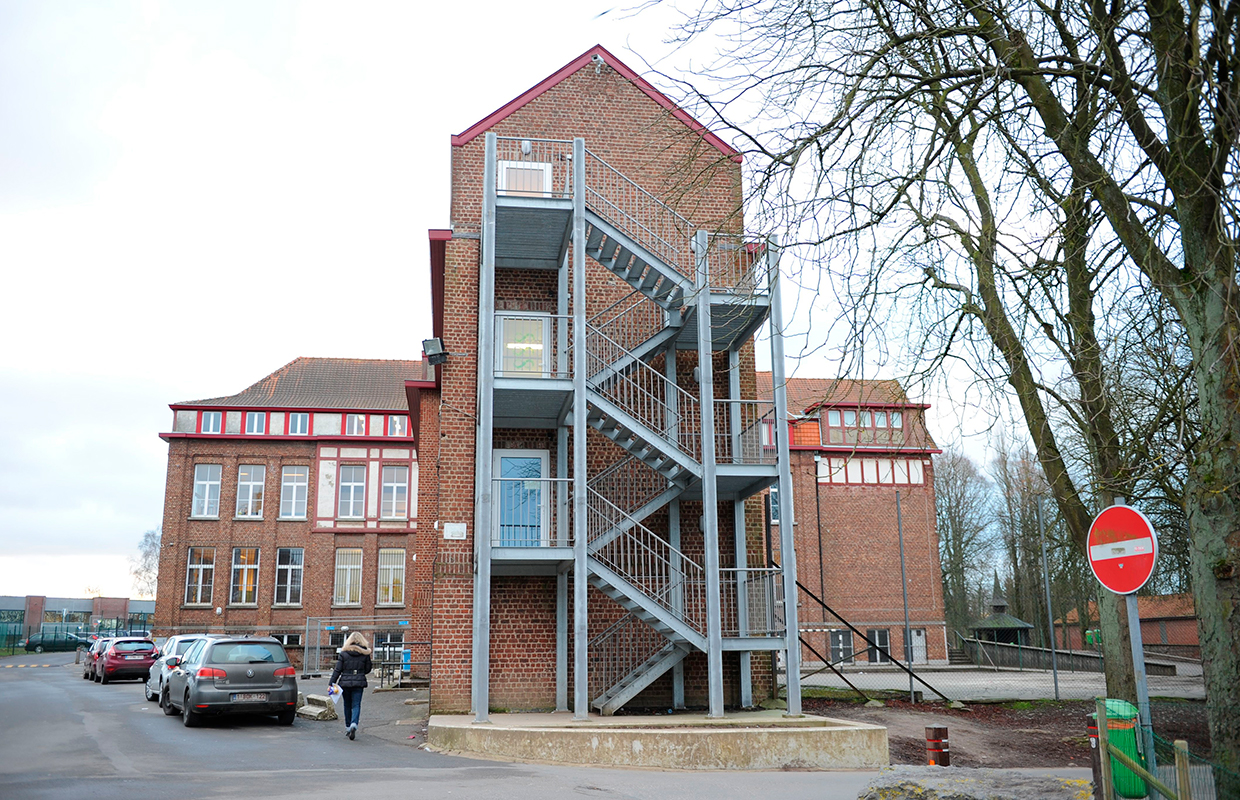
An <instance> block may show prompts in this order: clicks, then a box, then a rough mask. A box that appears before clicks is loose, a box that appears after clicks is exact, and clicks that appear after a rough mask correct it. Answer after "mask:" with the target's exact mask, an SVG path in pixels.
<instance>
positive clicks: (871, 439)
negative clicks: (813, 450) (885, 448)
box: [822, 408, 904, 445]
mask: <svg viewBox="0 0 1240 800" xmlns="http://www.w3.org/2000/svg"><path fill="white" fill-rule="evenodd" d="M824 420H825V423H826V424H825V425H823V426H822V427H823V430H822V443H823V444H858V445H874V444H878V445H886V444H903V443H904V413H903V412H901V411H875V410H872V409H853V408H843V409H840V408H831V409H827V411H826V414H825V417H824Z"/></svg>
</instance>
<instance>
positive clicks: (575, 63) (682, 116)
mask: <svg viewBox="0 0 1240 800" xmlns="http://www.w3.org/2000/svg"><path fill="white" fill-rule="evenodd" d="M595 55H600V56H602V57H603V60H604V61H605V62H607V66H609V67H611V68H612V69H614V70H615V71H616V72H618V73H620V75H621V76H623V77H624V78H626V79H627V80H628V81H629V83H632V84H633V85H634V86H636V87H637V88H638V89H641V90H642V92H643V93H645V95H646V96H647V97H649V98H650V99H651V100H653V101H655V102H656V103H658V104H659V105H661V106H663V108H665V109H667V110H668V111H669V112H671V114H672V116H674V117H675V118H676V119H678V120H680V121H681V122H683V123H684V124H685V125H687V126H688V127H689V128H690V129H691V130H693V131H695V132H696V133H697V134H698V135H699V136H701V137H702V138H703V139H705V140H706V141H707V142H709V143H710V144H712V145H714V146H715V147H716V148H717V149H718V150H719V152H721V153H723V154H724V155H725V156H727V157H728V158H730V159H731V160H733V161H735V162H736V163H738V164H739V163H740V162H741V160H742V159H743V156H742V155H741V154H740V153H738V152H737V151H736V149H735V148H733V147H732V146H731V145H730V144H728V143H727V142H725V141H724V140H723V139H720V138H719V137H718V136H717V135H715V134H713V133H711V132H710V131H709V130H707V128H706V126H705V125H703V124H702V123H700V122H698V121H697V120H696V119H694V118H693V117H691V116H690V115H689V112H687V111H685V110H684V109H683V108H681V107H680V106H678V105H676V104H675V103H673V102H672V101H671V100H670V99H668V97H667V95H665V94H663V93H662V92H660V91H659V90H658V89H656V88H654V86H652V85H651V84H650V82H649V81H647V80H646V79H645V78H643V77H642V76H641V75H638V74H637V73H636V72H634V71H633V70H632V69H630V68H629V67H628V65H626V64H625V63H624V62H623V61H621V60H620V59H618V58H616V57H615V56H614V55H612V54H611V53H610V52H608V51H607V48H605V47H603V46H602V45H601V44H596V45H594V46H593V47H591V48H590V49H589V50H587V51H585V52H584V53H582V54H581V55H579V56H577V58H575V59H573V60H572V61H570V62H568V63H567V64H565V65H564V66H563V67H561V68H560V69H559V70H557V71H556V72H554V73H553V74H551V75H550V76H548V77H547V78H545V79H543V80H542V81H541V82H539V83H538V84H536V85H535V86H534V87H532V88H530V89H528V90H526V91H525V92H524V93H523V94H521V95H518V96H517V97H516V98H515V99H513V100H510V101H509V102H508V103H506V104H505V105H503V106H500V107H499V108H498V109H496V110H495V111H493V112H491V113H490V114H489V115H487V116H486V117H484V118H482V119H481V120H480V121H478V122H476V123H474V124H473V125H471V126H470V127H469V128H467V129H466V130H465V132H464V133H458V134H457V135H455V136H453V137H452V146H453V147H460V146H461V145H464V144H467V143H469V142H470V141H471V140H473V139H474V138H476V137H477V136H478V135H479V134H481V133H483V132H485V131H487V130H489V129H490V128H492V127H494V126H495V124H496V123H497V122H499V121H500V120H502V119H504V118H505V117H507V116H508V115H510V114H512V113H513V112H514V111H516V110H517V109H519V108H521V107H522V106H524V105H525V104H526V103H528V102H530V101H531V100H533V99H534V98H536V97H538V96H539V95H541V94H543V93H544V92H546V91H547V90H548V89H551V88H552V87H554V86H555V85H556V84H558V83H560V82H561V81H563V80H564V79H565V78H567V77H568V76H569V75H572V74H573V73H574V72H576V71H577V70H579V69H581V68H582V67H584V66H585V65H586V64H589V63H590V59H592V58H593V57H594V56H595Z"/></svg>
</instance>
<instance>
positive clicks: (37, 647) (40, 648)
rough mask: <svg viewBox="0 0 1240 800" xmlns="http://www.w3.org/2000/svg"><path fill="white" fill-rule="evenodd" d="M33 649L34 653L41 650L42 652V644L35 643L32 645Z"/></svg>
mask: <svg viewBox="0 0 1240 800" xmlns="http://www.w3.org/2000/svg"><path fill="white" fill-rule="evenodd" d="M34 651H35V652H36V653H42V652H43V645H41V644H36V645H35V646H34Z"/></svg>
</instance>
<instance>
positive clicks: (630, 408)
mask: <svg viewBox="0 0 1240 800" xmlns="http://www.w3.org/2000/svg"><path fill="white" fill-rule="evenodd" d="M586 354H587V356H588V358H589V359H590V360H589V362H588V367H587V371H588V372H589V373H590V374H591V375H596V376H597V375H599V374H601V373H602V372H603V371H604V370H606V369H608V368H614V367H615V365H616V364H617V363H620V362H621V361H624V360H626V359H627V360H628V361H629V362H630V364H629V368H628V369H627V370H623V371H614V372H613V374H612V375H611V376H610V377H607V378H605V379H602V380H597V381H592V382H591V387H592V388H593V389H594V390H595V391H597V392H599V394H601V395H603V396H604V397H606V398H607V399H608V400H611V401H612V402H613V403H615V404H616V405H617V406H619V407H620V408H622V409H623V410H624V411H625V412H626V413H627V414H629V415H630V416H632V417H634V418H635V419H637V420H638V421H639V422H641V423H642V424H643V425H645V426H646V427H647V428H649V429H650V430H651V431H653V432H654V433H656V434H657V435H658V436H659V437H660V438H661V439H663V440H664V441H667V442H669V443H671V444H673V445H675V446H676V447H677V448H678V449H679V450H680V451H681V452H682V453H684V454H686V455H688V456H690V457H691V458H693V459H694V460H695V461H696V460H699V452H700V450H699V448H700V446H701V442H700V437H699V436H698V435H697V434H698V431H699V429H700V423H701V410H700V404H699V402H698V399H697V398H696V397H694V396H693V395H691V394H689V393H688V392H687V391H685V390H684V389H682V388H680V387H679V386H677V385H676V384H675V383H673V382H672V381H670V380H668V379H667V376H665V375H664V374H663V373H661V372H659V371H658V370H655V369H654V368H653V367H651V366H650V365H649V364H647V363H646V362H644V361H642V360H641V359H640V358H638V357H637V356H635V355H634V354H633V353H631V352H629V351H628V350H626V349H625V348H624V347H623V346H621V345H620V344H619V343H618V342H615V341H613V340H612V339H611V338H609V337H608V336H607V335H606V334H604V333H603V332H602V331H600V330H598V329H597V328H594V327H591V326H588V325H587V327H586ZM671 396H675V398H676V406H675V413H673V411H672V407H671V406H670V405H669V403H668V402H667V398H668V397H671Z"/></svg>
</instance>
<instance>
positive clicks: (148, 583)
mask: <svg viewBox="0 0 1240 800" xmlns="http://www.w3.org/2000/svg"><path fill="white" fill-rule="evenodd" d="M162 536H163V528H162V527H160V528H155V529H154V530H149V531H147V532H146V533H144V534H142V539H141V541H139V542H138V554H137V555H136V556H130V557H129V574H130V576H131V577H132V578H133V588H134V592H135V593H136V594H137V596H138V597H154V596H155V587H156V586H157V585H158V583H159V541H160V538H161V537H162Z"/></svg>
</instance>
